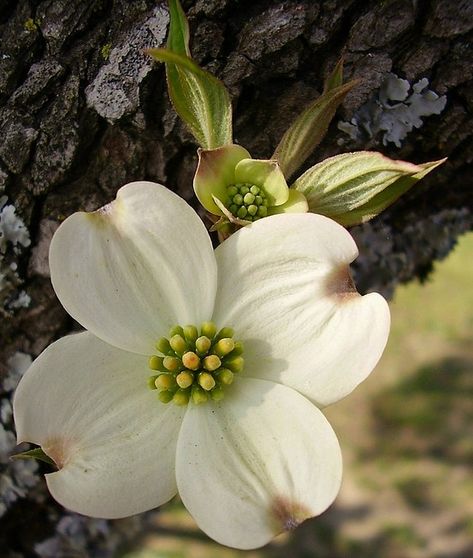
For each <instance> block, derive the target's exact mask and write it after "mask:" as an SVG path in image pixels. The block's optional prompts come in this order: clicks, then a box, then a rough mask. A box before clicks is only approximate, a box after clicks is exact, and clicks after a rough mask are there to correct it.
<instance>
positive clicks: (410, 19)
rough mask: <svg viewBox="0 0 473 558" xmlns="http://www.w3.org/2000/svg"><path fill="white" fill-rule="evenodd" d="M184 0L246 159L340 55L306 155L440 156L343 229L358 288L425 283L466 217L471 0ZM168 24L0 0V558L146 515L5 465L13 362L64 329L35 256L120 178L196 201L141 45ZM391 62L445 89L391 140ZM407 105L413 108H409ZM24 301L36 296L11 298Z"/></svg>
mask: <svg viewBox="0 0 473 558" xmlns="http://www.w3.org/2000/svg"><path fill="white" fill-rule="evenodd" d="M183 4H184V8H185V9H186V11H187V13H188V15H189V19H190V25H191V32H192V37H193V40H192V43H193V44H192V52H193V56H194V58H195V59H196V60H197V61H198V62H199V63H200V64H201V65H203V66H204V67H206V68H207V69H209V70H210V71H212V72H213V73H215V74H216V75H218V76H219V77H221V78H222V79H223V81H224V82H225V84H226V85H227V87H228V88H229V90H230V92H231V94H232V97H233V107H234V121H235V127H234V128H235V130H234V134H235V140H236V141H237V142H238V143H241V144H242V145H244V146H245V147H246V148H247V149H248V150H249V151H250V153H251V154H252V156H254V157H257V158H268V157H269V156H271V154H272V152H273V150H274V148H275V146H276V145H277V143H278V141H279V139H280V137H281V135H282V133H283V132H284V130H285V129H286V128H287V127H288V125H289V124H290V122H291V121H292V119H293V118H294V117H295V116H296V115H297V114H298V113H299V112H300V110H301V109H302V108H303V107H304V106H305V105H306V104H307V103H308V102H309V101H310V100H312V99H314V98H315V97H316V96H317V95H318V94H319V93H320V92H321V90H322V85H323V79H324V76H325V75H326V74H327V73H328V72H329V71H330V69H331V68H332V67H333V66H334V65H335V63H336V62H337V61H338V59H339V58H340V57H341V56H343V57H344V60H345V75H346V78H347V79H349V78H359V79H360V80H361V81H360V84H359V85H358V86H357V87H356V88H355V89H354V90H353V91H352V92H351V93H350V94H349V95H348V97H347V98H346V100H345V102H344V104H343V106H342V108H341V110H340V111H339V113H338V114H337V116H336V118H335V119H334V122H333V124H332V126H331V128H330V130H329V134H328V135H327V137H326V139H325V140H324V142H323V143H322V145H321V146H320V147H319V148H318V149H317V150H316V152H315V153H314V155H313V157H312V159H311V160H310V161H309V162H308V164H313V163H314V162H316V161H318V160H321V159H323V158H325V157H327V156H331V155H334V154H337V153H340V152H342V151H347V150H360V149H375V150H378V151H382V152H384V153H386V154H387V155H389V156H390V157H392V158H397V159H408V160H410V161H412V162H416V163H421V162H425V161H428V160H434V159H440V158H442V157H446V156H448V158H449V159H448V162H447V163H446V164H444V165H443V166H441V167H440V168H439V169H437V170H435V171H434V172H433V173H432V175H429V176H428V177H427V178H426V179H425V180H423V181H422V182H421V183H420V184H419V185H418V186H416V187H415V188H414V190H413V191H411V193H410V194H409V195H406V196H405V198H403V199H402V200H400V201H399V202H398V203H396V204H395V205H394V206H393V207H392V208H391V209H390V210H388V211H386V212H385V213H384V214H382V215H381V216H380V217H378V218H376V219H374V220H373V221H372V222H371V223H369V224H367V225H364V226H359V227H355V228H354V229H353V230H352V233H353V234H354V236H355V238H356V240H357V242H358V245H359V247H360V252H361V255H360V258H359V259H358V261H357V263H356V265H355V275H356V279H357V282H358V285H359V287H360V288H361V290H363V291H367V290H378V291H380V292H382V293H384V294H386V295H388V296H389V295H390V294H391V293H392V292H393V289H394V287H395V286H396V285H397V284H398V283H399V282H404V281H408V280H410V279H412V278H414V277H418V278H421V279H422V278H424V277H425V276H426V274H427V273H428V272H429V271H430V270H431V268H432V264H433V262H434V261H435V260H437V259H440V258H442V257H444V256H445V255H446V254H447V253H448V252H449V250H450V249H451V248H452V247H453V246H454V244H455V241H456V238H457V236H458V235H459V234H461V233H462V232H464V231H466V230H470V229H471V228H472V222H473V218H472V195H471V176H470V173H469V170H470V167H469V165H470V163H471V160H472V158H473V128H472V126H471V122H472V110H473V96H472V93H471V92H472V90H473V81H472V78H473V75H472V72H473V52H472V49H471V48H469V46H470V45H471V39H472V29H473V4H472V3H471V2H469V1H468V0H461V1H459V2H450V1H449V0H432V1H429V0H412V1H411V0H385V1H382V2H380V1H376V0H371V1H367V0H326V1H324V0H320V1H315V0H314V1H313V0H287V1H283V2H276V1H273V0H239V1H238V0H208V1H205V0H190V1H185V2H183ZM167 23H168V15H167V10H166V6H165V3H164V2H158V3H157V2H155V1H153V0H137V1H135V2H127V1H124V0H30V1H26V0H19V1H18V2H10V1H8V0H0V36H1V52H0V131H1V136H0V137H1V145H0V197H1V196H2V195H5V196H7V200H5V199H4V200H3V201H4V202H5V203H4V205H5V206H14V207H15V209H16V214H17V215H19V216H20V217H21V218H22V219H23V221H24V222H25V224H26V227H27V229H28V231H29V236H30V238H31V244H30V245H29V246H24V244H27V242H24V243H23V244H22V243H21V242H19V243H17V245H16V250H13V242H12V241H11V239H10V240H8V239H7V243H6V245H5V247H4V250H3V252H2V253H1V254H0V256H1V257H2V268H1V270H2V271H1V273H3V274H7V275H8V277H7V279H2V281H3V283H2V282H0V286H2V288H3V289H4V292H3V294H2V296H1V297H0V302H1V304H2V305H3V308H2V309H1V310H2V313H3V314H2V315H3V318H2V322H1V338H2V346H1V348H0V352H1V359H0V362H1V363H2V364H1V369H0V378H2V376H3V377H7V378H8V382H10V383H7V381H5V385H4V386H3V391H2V389H1V388H0V396H1V397H2V398H3V399H2V400H1V404H2V407H0V410H1V411H2V420H3V427H2V426H1V425H0V514H2V515H3V517H2V518H1V522H2V530H1V531H0V548H2V549H5V550H4V552H3V553H2V555H3V556H33V555H38V554H39V555H41V556H70V555H72V554H73V553H74V552H75V554H74V555H78V556H95V555H98V554H99V553H101V554H100V555H104V556H107V555H109V554H111V553H112V552H113V549H114V548H116V547H117V545H118V544H121V543H122V542H123V541H125V540H126V539H127V538H128V537H130V536H131V535H133V534H134V533H136V531H137V530H138V529H143V528H144V527H145V526H146V524H147V523H146V522H147V517H148V516H147V515H143V516H142V517H140V518H135V519H133V520H128V521H125V522H105V521H97V520H89V519H83V518H79V517H78V516H75V515H74V514H71V513H69V512H64V511H63V510H62V509H61V508H60V507H59V506H58V505H56V504H55V503H54V502H53V501H52V500H51V499H50V497H49V496H48V495H47V490H46V488H45V484H44V481H43V480H42V478H41V477H40V475H39V472H38V471H39V469H37V470H36V471H33V470H32V469H31V467H30V468H29V469H28V468H27V467H25V466H23V465H20V464H18V462H16V463H12V462H10V461H9V460H8V457H7V454H8V451H9V450H10V449H11V446H12V444H13V442H12V437H11V431H12V430H13V425H12V422H11V413H10V411H9V404H8V400H9V398H10V397H11V391H12V385H11V383H12V382H14V380H12V377H13V376H12V372H11V370H10V371H9V368H10V369H11V368H12V367H13V368H14V367H15V366H16V365H15V362H17V361H18V355H17V353H18V352H21V353H25V354H27V355H31V356H32V357H33V358H34V357H35V356H36V355H37V354H38V353H39V352H40V351H42V350H43V349H44V348H45V347H46V346H47V345H48V344H49V343H50V342H51V341H52V340H54V339H56V338H58V337H60V336H62V335H63V334H65V333H67V332H68V331H70V330H71V329H72V328H73V327H74V325H73V323H72V320H71V319H70V318H69V317H68V316H67V314H66V313H65V312H64V310H63V309H62V308H61V306H60V305H59V303H58V301H57V300H56V298H55V296H54V292H53V291H52V288H51V285H50V281H49V271H48V266H47V251H48V246H49V241H50V239H51V236H52V234H53V232H54V230H55V229H56V227H57V225H58V224H59V222H61V221H62V220H63V219H64V218H65V217H67V216H68V215H70V214H71V213H72V212H74V211H77V210H93V209H96V208H97V207H99V206H101V205H103V204H104V203H106V202H108V201H110V200H111V199H112V198H113V197H114V195H115V192H116V190H117V189H118V188H119V187H120V186H122V185H124V184H125V183H127V182H129V181H134V180H141V179H146V180H152V181H157V182H161V183H163V184H165V185H166V186H167V187H169V188H170V189H172V190H174V191H176V192H177V193H179V194H180V195H181V196H182V197H184V198H185V199H187V200H189V201H191V203H193V204H194V205H195V202H194V201H193V200H192V195H193V192H192V176H193V173H194V170H195V165H196V145H195V144H194V142H193V139H192V137H191V136H190V134H189V133H188V131H187V130H186V129H185V127H184V126H183V124H182V123H181V122H180V121H179V120H178V118H177V117H176V115H175V114H174V112H173V110H172V108H171V107H170V103H169V101H168V98H167V93H166V84H165V78H164V72H163V67H162V66H160V65H158V64H155V63H153V62H151V60H150V59H149V58H147V57H146V55H144V54H143V49H144V48H146V47H150V46H160V45H162V44H163V42H164V40H165V35H166V27H167ZM389 73H394V74H395V75H397V76H399V77H400V78H404V79H406V80H408V81H409V83H410V84H411V85H414V84H415V83H416V82H418V81H419V80H420V79H422V78H427V79H428V80H429V86H428V87H429V88H430V89H431V90H433V91H435V92H436V93H437V94H438V95H446V106H445V108H444V109H443V111H442V112H440V114H434V115H431V116H425V117H424V118H423V123H422V121H420V127H418V128H416V127H414V129H413V130H412V131H410V132H409V133H408V134H407V136H406V137H405V138H404V139H402V138H401V139H399V137H398V139H397V143H398V145H399V146H396V145H395V144H394V143H390V142H389V140H388V139H387V138H388V136H389V134H388V133H387V132H386V130H384V131H383V129H382V127H381V128H380V129H379V130H378V129H377V126H378V125H379V123H380V122H382V119H383V118H387V116H389V117H390V118H391V117H392V115H393V114H397V113H395V112H390V111H391V108H390V107H391V105H395V104H396V103H395V102H394V101H392V100H391V101H389V100H388V101H387V102H386V103H385V105H384V108H380V98H381V97H382V96H383V95H384V94H385V93H386V84H385V82H386V79H387V77H388V74H389ZM391 79H393V80H394V79H395V78H391ZM400 83H401V82H398V85H399V84H400ZM383 84H384V85H383ZM383 88H384V89H383ZM383 92H384V93H383ZM411 93H412V90H411ZM428 95H430V94H428ZM428 95H427V96H428ZM426 98H427V97H426ZM401 102H402V101H401ZM422 102H424V101H422ZM425 102H426V103H427V101H425ZM367 103H368V104H367ZM404 104H405V107H402V110H403V111H404V112H403V114H404V115H405V114H406V111H407V113H408V117H409V118H410V117H411V116H412V114H411V113H409V111H410V110H411V108H412V107H411V105H409V103H408V100H407V101H406V103H404ZM376 111H378V112H376ZM380 111H381V113H382V114H381V117H380ZM383 111H384V112H383ZM370 118H373V119H374V120H376V118H377V120H376V122H375V123H373V122H374V120H373V122H370V121H369V119H370ZM380 118H381V120H380ZM396 118H397V117H396ZM341 122H342V124H340V126H341V128H342V129H343V130H345V131H342V130H341V129H339V128H338V126H337V124H339V123H341ZM343 122H345V124H343ZM347 122H348V123H349V124H346V123H347ZM350 122H351V124H350ZM363 122H364V124H363ZM375 124H376V125H375ZM397 124H399V123H397ZM401 124H402V123H401ZM401 124H399V125H401ZM402 125H404V124H402ZM416 125H419V122H417V123H416ZM370 127H371V128H372V130H371V132H370V131H369V129H370ZM378 128H379V126H378ZM373 130H374V132H373ZM376 130H377V131H376ZM346 131H348V132H350V135H349V134H347V133H346ZM401 135H402V134H401ZM391 136H393V134H391ZM383 140H384V143H386V145H384V143H383ZM0 210H1V208H0ZM12 264H13V268H15V266H17V267H16V269H13V268H12ZM0 276H1V275H0ZM22 291H25V293H26V295H22V294H21V292H22ZM25 296H26V302H27V299H28V297H30V298H31V301H30V303H29V305H28V306H26V307H22V304H23V303H24V304H26V302H25ZM22 301H23V302H22ZM15 354H16V357H15V358H16V359H17V360H15V359H14V360H13V361H11V360H10V364H9V365H7V359H9V358H10V357H11V356H12V355H15ZM20 356H21V355H20ZM25 358H26V357H25ZM7 374H8V375H7ZM1 385H2V384H1V382H0V386H1ZM3 433H4V434H3ZM2 436H3V438H5V441H4V442H3V441H2ZM40 470H41V471H43V469H42V468H40ZM72 540H74V541H75V542H74V543H72V542H71V541H72ZM45 541H46V542H45ZM71 545H72V546H71ZM74 545H75V546H74ZM35 549H36V550H35ZM35 553H36V554H35Z"/></svg>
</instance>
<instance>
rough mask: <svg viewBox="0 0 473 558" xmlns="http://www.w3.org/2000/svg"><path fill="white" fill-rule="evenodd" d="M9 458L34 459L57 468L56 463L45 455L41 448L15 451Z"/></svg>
mask: <svg viewBox="0 0 473 558" xmlns="http://www.w3.org/2000/svg"><path fill="white" fill-rule="evenodd" d="M10 459H36V460H37V461H44V463H48V464H49V465H52V466H53V467H55V468H56V469H57V465H56V463H54V461H53V460H52V459H51V458H50V457H49V455H46V454H45V453H44V451H43V450H42V449H41V448H34V449H32V450H28V451H23V452H21V453H17V454H15V455H12V456H11V457H10Z"/></svg>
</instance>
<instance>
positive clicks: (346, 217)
mask: <svg viewBox="0 0 473 558" xmlns="http://www.w3.org/2000/svg"><path fill="white" fill-rule="evenodd" d="M445 161H446V159H440V160H439V161H430V162H429V163H422V164H420V165H418V166H419V167H420V168H421V169H422V170H421V171H419V172H418V173H416V174H413V175H411V176H402V177H401V178H398V179H397V180H396V181H395V182H393V183H392V184H391V185H390V186H389V187H388V188H386V189H385V190H383V191H382V192H380V193H379V194H377V195H375V196H374V197H373V198H371V199H370V200H369V201H368V202H367V203H366V204H364V205H362V206H361V207H358V208H357V209H355V210H354V211H348V212H347V213H344V214H341V215H337V216H336V217H334V219H335V220H336V221H338V222H339V223H340V224H341V225H344V226H345V227H351V226H353V225H359V224H361V223H366V222H367V221H369V220H370V219H372V218H373V217H376V215H379V214H380V213H381V211H384V210H385V209H386V208H387V207H389V206H390V205H392V204H393V203H394V202H395V201H396V200H398V199H399V198H400V197H401V196H402V195H403V194H404V193H405V192H407V191H408V190H409V189H410V188H411V187H412V186H414V184H415V183H416V182H418V181H419V180H420V179H421V178H424V176H425V175H426V174H428V173H429V172H430V171H432V170H434V169H435V168H437V167H438V166H439V165H441V164H442V163H444V162H445Z"/></svg>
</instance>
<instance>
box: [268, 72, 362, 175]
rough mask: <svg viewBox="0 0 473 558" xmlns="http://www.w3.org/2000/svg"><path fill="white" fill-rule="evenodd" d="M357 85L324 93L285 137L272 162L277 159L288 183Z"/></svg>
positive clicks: (352, 83)
mask: <svg viewBox="0 0 473 558" xmlns="http://www.w3.org/2000/svg"><path fill="white" fill-rule="evenodd" d="M356 83H358V82H357V81H351V82H349V83H346V84H345V85H341V86H340V87H336V88H335V89H330V90H329V91H327V92H326V93H323V94H322V95H321V96H320V97H319V98H318V99H316V100H315V101H314V102H313V103H312V104H310V105H309V106H308V107H307V108H306V109H305V110H304V111H303V112H302V113H301V114H300V115H299V116H298V117H297V118H296V120H295V121H294V122H293V124H292V125H291V127H290V128H289V129H288V130H287V131H286V133H285V134H284V136H283V137H282V139H281V141H280V142H279V145H278V146H277V147H276V151H275V152H274V155H273V156H272V159H277V160H278V162H279V165H280V166H281V169H282V171H283V172H284V175H285V176H286V179H289V178H290V177H291V175H292V174H293V173H294V172H295V171H296V170H297V169H298V168H299V167H300V166H301V165H302V163H303V162H304V161H305V160H306V159H307V157H308V156H309V155H310V154H311V153H312V151H313V150H314V149H315V148H316V147H317V145H318V144H319V143H320V142H321V140H322V138H323V137H324V136H325V134H326V132H327V130H328V126H329V124H330V121H331V120H332V118H333V117H334V115H335V112H336V110H337V107H338V105H340V103H341V102H342V101H343V99H344V98H345V95H346V94H347V93H348V92H349V91H350V89H352V87H353V86H354V85H356Z"/></svg>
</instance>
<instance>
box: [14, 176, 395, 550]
mask: <svg viewBox="0 0 473 558" xmlns="http://www.w3.org/2000/svg"><path fill="white" fill-rule="evenodd" d="M356 256H357V248H356V246H355V243H354V241H353V239H352V238H351V236H350V235H349V234H348V232H347V231H346V230H345V229H343V228H342V227H341V226H339V225H338V224H337V223H335V222H334V221H332V220H330V219H328V218H326V217H322V216H319V215H314V214H310V213H308V214H282V215H276V216H273V217H268V218H267V219H261V220H260V221H257V222H255V223H253V224H251V225H249V226H247V227H245V228H243V229H241V230H239V231H238V232H237V233H235V234H234V235H233V236H231V237H230V238H229V239H228V240H226V241H225V242H224V243H223V244H221V245H220V246H219V247H218V248H217V249H216V250H215V251H214V250H213V249H212V245H211V241H210V238H209V236H208V233H207V231H206V229H205V227H204V225H203V224H202V222H201V220H200V219H199V217H198V216H197V214H196V213H195V212H194V210H193V209H192V208H191V207H190V206H189V205H188V204H187V203H186V202H184V201H183V200H182V199H180V198H179V197H178V196H176V195H175V194H173V193H172V192H170V191H169V190H167V189H166V188H164V187H163V186H160V185H158V184H153V183H149V182H136V183H132V184H128V185H127V186H124V187H123V188H122V189H121V190H120V191H119V192H118V195H117V199H116V200H115V201H114V202H112V203H111V204H109V205H107V206H105V207H104V208H102V209H99V210H98V211H96V212H94V213H76V214H74V215H72V216H71V217H69V218H68V219H66V220H65V221H64V223H63V224H62V225H61V226H60V227H59V229H58V231H57V232H56V234H55V236H54V238H53V241H52V244H51V250H50V267H51V277H52V283H53V286H54V289H55V291H56V293H57V295H58V297H59V299H60V301H61V302H62V304H63V305H64V307H65V308H66V310H67V311H68V312H69V313H70V314H71V316H72V317H73V318H74V319H76V320H77V321H78V322H79V323H80V324H82V325H83V326H84V327H85V328H86V329H87V330H88V331H86V332H83V333H78V334H75V335H70V336H68V337H64V338H63V339H60V340H59V341H56V342H55V343H53V344H52V345H51V346H50V347H48V348H47V349H46V350H45V351H44V352H43V353H42V354H41V355H40V356H39V357H38V358H37V359H36V360H35V361H34V363H33V364H32V366H31V367H30V369H29V370H28V371H27V373H26V374H25V376H24V377H23V378H22V380H21V382H20V385H19V387H18V390H17V393H16V397H15V401H14V414H15V421H16V426H17V433H18V442H21V441H28V442H34V443H35V444H38V445H40V446H41V447H42V448H43V450H44V452H45V453H47V454H48V455H49V456H50V457H51V458H52V459H53V460H54V461H55V463H56V464H57V466H58V469H59V470H58V471H57V472H53V473H50V474H48V475H47V476H46V481H47V484H48V487H49V490H50V491H51V493H52V495H53V496H54V498H56V499H57V500H58V501H59V502H60V503H61V504H63V505H64V506H65V507H67V508H69V509H72V510H75V511H77V512H80V513H83V514H86V515H90V516H95V517H105V518H119V517H124V516H128V515H132V514H135V513H139V512H143V511H145V510H149V509H151V508H154V507H157V506H160V505H162V504H164V503H165V502H166V501H168V500H169V499H170V498H172V497H173V496H174V495H175V494H176V493H177V492H179V494H180V496H181V498H182V501H183V502H184V504H185V506H186V507H187V509H188V510H189V511H190V513H191V514H192V515H193V517H194V518H195V520H196V521H197V523H198V525H199V526H200V527H201V528H202V529H203V530H204V531H205V532H206V533H207V534H208V535H209V536H210V537H212V538H214V539H215V540H216V541H218V542H220V543H222V544H225V545H228V546H232V547H236V548H241V549H249V548H255V547H258V546H261V545H264V544H266V543H267V542H268V541H269V540H270V539H271V538H272V537H273V536H275V535H276V534H277V533H279V532H281V531H283V530H286V529H291V528H294V527H295V526H296V525H298V524H299V523H300V522H301V521H303V520H304V519H306V518H308V517H312V516H315V515H318V514H320V513H321V512H323V511H324V510H325V509H326V508H327V507H328V506H329V505H330V504H331V502H332V501H333V500H334V498H335V496H336V494H337V492H338V490H339V486H340V480H341V473H342V463H341V455H340V449H339V445H338V441H337V439H336V436H335V434H334V432H333V430H332V429H331V427H330V425H329V424H328V422H327V420H326V419H325V418H324V416H323V414H322V412H321V411H320V408H322V407H323V406H325V405H328V404H330V403H333V402H334V401H337V400H339V399H341V398H342V397H344V396H345V395H347V394H348V393H350V392H351V391H352V390H353V389H354V388H355V387H356V386H357V385H358V384H359V383H360V382H361V381H362V380H363V379H364V378H365V377H366V376H367V375H368V374H369V373H370V371H371V370H372V369H373V367H374V366H375V364H376V363H377V361H378V359H379V357H380V355H381V353H382V351H383V349H384V346H385V343H386V339H387V336H388V330H389V310H388V306H387V304H386V302H385V300H384V299H383V298H382V297H381V296H380V295H378V294H375V293H372V294H368V295H365V296H360V295H359V294H358V293H357V292H356V291H355V289H354V287H353V283H352V281H351V279H350V275H349V271H348V265H349V264H350V262H352V261H353V259H354V258H355V257H356ZM176 324H178V325H179V326H185V327H184V328H183V329H182V328H179V327H177V328H176V327H174V326H176ZM188 324H193V325H188ZM201 324H202V325H201ZM213 324H215V325H216V326H217V327H218V328H224V329H223V330H221V331H220V333H216V332H215V330H214V329H212V328H215V326H214V325H213ZM194 326H195V327H194ZM170 328H172V331H171V339H170V340H169V341H168V340H167V339H165V337H166V336H167V335H168V332H169V330H170ZM199 328H200V329H199ZM176 332H177V333H176ZM199 336H200V337H199ZM222 338H223V341H222V342H221V343H220V342H219V340H221V339H222ZM233 338H234V339H233ZM240 342H241V344H240ZM156 344H157V346H158V349H159V351H161V353H162V355H163V356H161V357H160V356H157V355H156ZM170 345H171V346H172V348H170ZM242 351H243V354H242ZM150 357H151V358H150ZM243 359H244V366H243ZM148 366H149V367H150V368H152V370H153V371H155V372H154V373H155V374H156V375H155V376H152V382H151V383H152V384H153V385H152V386H151V387H153V388H156V387H159V390H156V389H154V390H153V389H152V390H150V389H148V387H147V380H148V377H149V375H150V370H149V368H148ZM225 370H226V372H225ZM156 371H157V372H156ZM233 380H234V381H233ZM154 383H155V384H156V385H154ZM230 384H231V385H230ZM157 395H158V397H157ZM223 395H224V397H223ZM222 397H223V398H222ZM169 401H171V402H170V403H169V404H166V402H169ZM173 402H174V403H178V404H177V405H175V404H174V403H173Z"/></svg>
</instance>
